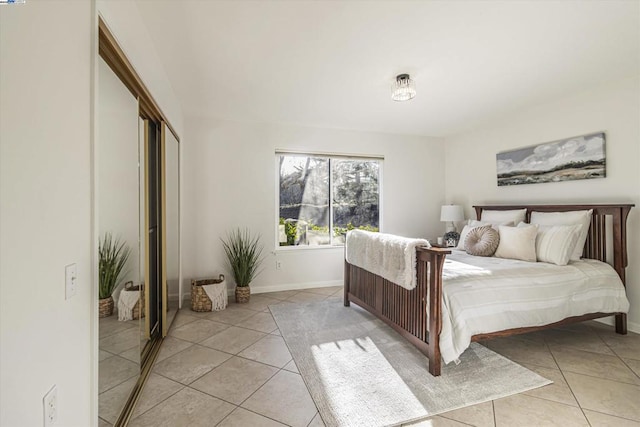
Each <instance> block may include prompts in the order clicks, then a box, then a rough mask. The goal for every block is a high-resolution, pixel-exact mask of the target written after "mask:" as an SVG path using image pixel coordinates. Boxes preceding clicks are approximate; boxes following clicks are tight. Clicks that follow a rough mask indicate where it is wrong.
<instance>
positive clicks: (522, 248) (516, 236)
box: [493, 223, 538, 262]
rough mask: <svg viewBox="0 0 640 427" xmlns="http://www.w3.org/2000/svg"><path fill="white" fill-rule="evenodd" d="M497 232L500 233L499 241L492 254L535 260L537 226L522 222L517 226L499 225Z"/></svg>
mask: <svg viewBox="0 0 640 427" xmlns="http://www.w3.org/2000/svg"><path fill="white" fill-rule="evenodd" d="M498 233H500V243H499V244H498V249H496V253H495V254H494V255H493V256H495V257H498V258H510V259H520V260H522V261H530V262H536V235H537V234H538V227H537V226H535V225H528V224H524V223H521V224H519V225H518V226H517V227H507V226H506V225H499V226H498Z"/></svg>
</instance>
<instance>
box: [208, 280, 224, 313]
mask: <svg viewBox="0 0 640 427" xmlns="http://www.w3.org/2000/svg"><path fill="white" fill-rule="evenodd" d="M202 289H204V292H205V293H206V294H207V296H208V297H209V299H210V300H211V311H220V310H224V309H225V308H226V307H227V300H228V297H227V282H226V281H224V280H223V281H222V282H220V283H213V284H211V285H202Z"/></svg>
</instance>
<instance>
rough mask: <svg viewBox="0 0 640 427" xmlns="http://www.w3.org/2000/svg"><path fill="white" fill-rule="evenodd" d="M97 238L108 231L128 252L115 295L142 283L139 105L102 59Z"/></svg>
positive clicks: (99, 76) (99, 81)
mask: <svg viewBox="0 0 640 427" xmlns="http://www.w3.org/2000/svg"><path fill="white" fill-rule="evenodd" d="M97 98H98V102H97V112H98V118H97V119H98V129H97V130H98V140H97V143H96V146H97V151H98V156H97V157H98V159H97V160H98V161H97V165H96V166H97V172H98V173H97V182H96V187H97V191H96V196H97V202H98V203H97V206H96V209H97V212H96V213H97V218H98V235H99V236H100V239H103V238H104V235H105V233H111V235H112V236H113V238H114V239H115V238H119V239H120V240H121V241H122V242H125V243H126V244H127V246H128V247H129V249H130V251H131V253H130V255H129V260H128V261H127V265H126V266H125V269H124V271H123V275H122V277H121V280H120V282H119V283H117V284H116V289H115V290H114V293H113V297H114V300H115V302H116V306H117V301H118V296H119V295H120V289H121V288H122V286H123V285H124V283H125V282H127V281H129V280H132V281H133V282H134V285H137V284H138V283H140V279H141V278H140V255H139V242H140V216H139V212H140V209H143V207H139V206H138V205H139V200H140V197H139V196H140V195H139V191H138V189H139V188H140V185H139V172H138V101H137V100H136V98H134V97H133V95H132V94H131V92H129V90H128V89H127V87H126V86H125V85H124V84H123V83H122V82H121V81H120V79H119V78H118V77H117V76H116V75H115V74H114V73H113V71H112V70H111V68H109V66H108V65H107V64H106V63H105V62H104V60H103V59H102V58H100V59H99V60H98V93H97Z"/></svg>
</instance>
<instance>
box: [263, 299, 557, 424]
mask: <svg viewBox="0 0 640 427" xmlns="http://www.w3.org/2000/svg"><path fill="white" fill-rule="evenodd" d="M269 308H270V310H271V312H272V314H273V317H274V318H275V321H276V323H277V324H278V327H279V328H280V332H281V333H282V336H283V337H284V340H285V341H286V343H287V346H288V347H289V350H290V351H291V354H292V356H293V359H294V361H295V362H296V365H297V366H298V370H299V371H300V374H301V375H302V378H303V379H304V381H305V383H306V384H307V387H308V388H309V391H310V393H311V397H312V398H313V400H314V401H315V403H316V406H317V407H318V410H319V412H320V415H321V416H322V419H323V421H324V422H325V424H326V425H327V426H367V427H373V426H394V425H400V424H402V423H406V422H411V421H416V420H420V419H423V418H427V417H430V416H433V415H436V414H439V413H443V412H447V411H451V410H454V409H459V408H462V407H465V406H470V405H474V404H477V403H482V402H486V401H489V400H493V399H498V398H501V397H505V396H509V395H512V394H516V393H521V392H523V391H527V390H531V389H534V388H537V387H541V386H543V385H546V384H551V381H549V380H547V379H545V378H543V377H541V376H539V375H538V374H536V373H534V372H531V371H530V370H528V369H526V368H524V367H522V366H520V365H518V364H516V363H514V362H512V361H510V360H508V359H506V358H505V357H502V356H501V355H499V354H497V353H495V352H493V351H491V350H489V349H487V348H485V347H483V346H482V345H480V344H476V343H473V344H472V345H471V347H469V349H467V351H465V352H464V353H463V355H462V356H461V357H460V364H458V365H456V364H454V363H451V364H449V365H446V366H444V367H443V369H442V375H441V376H439V377H433V376H431V374H429V371H428V363H429V362H428V359H427V358H426V357H425V356H424V355H423V354H422V353H420V352H419V351H418V350H417V349H416V348H415V347H414V346H413V345H411V344H410V343H409V342H407V341H406V340H405V339H404V338H402V337H401V336H400V335H399V334H397V333H396V332H395V331H394V330H393V329H391V328H390V327H389V326H387V325H386V324H385V323H384V322H382V321H381V320H379V319H377V318H375V317H374V316H372V315H371V314H370V313H368V312H367V311H365V310H363V309H361V308H360V307H358V306H356V305H354V304H352V305H351V307H344V306H343V305H342V303H340V302H335V301H324V302H319V303H311V304H304V305H303V304H278V305H272V306H270V307H269Z"/></svg>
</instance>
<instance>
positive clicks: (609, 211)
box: [474, 204, 635, 286]
mask: <svg viewBox="0 0 640 427" xmlns="http://www.w3.org/2000/svg"><path fill="white" fill-rule="evenodd" d="M634 206H635V205H632V204H621V205H497V206H496V205H492V206H488V205H483V206H474V208H475V210H476V218H477V219H478V220H479V219H480V217H481V216H482V211H483V210H510V209H525V208H526V209H527V215H526V221H527V222H529V220H530V219H531V212H533V211H537V212H568V211H581V210H587V209H593V216H592V217H591V226H590V227H589V234H588V237H587V241H586V242H585V245H584V251H583V256H584V257H585V258H590V259H597V260H600V261H603V262H607V234H608V233H611V240H612V241H613V258H612V266H613V268H614V269H615V270H616V271H617V272H618V275H619V276H620V278H621V279H622V283H624V284H625V286H626V281H625V267H626V266H627V264H628V260H627V216H628V215H629V211H630V210H631V208H632V207H634ZM608 216H609V217H611V226H610V227H607V224H608V222H607V220H606V217H608Z"/></svg>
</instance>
